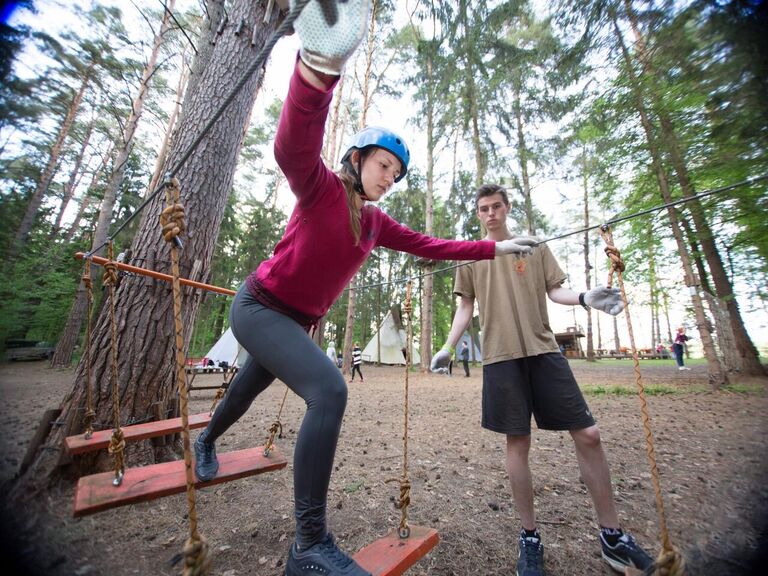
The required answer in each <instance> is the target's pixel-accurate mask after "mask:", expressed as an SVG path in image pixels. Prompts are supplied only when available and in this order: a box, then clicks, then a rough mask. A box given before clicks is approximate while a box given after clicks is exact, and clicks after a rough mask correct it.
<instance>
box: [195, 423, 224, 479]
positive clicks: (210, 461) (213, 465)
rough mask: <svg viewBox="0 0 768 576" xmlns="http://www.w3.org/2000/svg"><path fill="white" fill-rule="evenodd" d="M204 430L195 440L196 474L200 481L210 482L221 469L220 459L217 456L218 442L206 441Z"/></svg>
mask: <svg viewBox="0 0 768 576" xmlns="http://www.w3.org/2000/svg"><path fill="white" fill-rule="evenodd" d="M205 438H206V433H205V432H203V433H202V434H200V436H198V437H197V440H195V476H197V479H198V480H199V481H200V482H208V481H209V480H213V479H214V478H215V477H216V472H218V471H219V461H218V459H217V458H216V444H215V443H214V442H206V441H205Z"/></svg>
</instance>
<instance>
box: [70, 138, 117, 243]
mask: <svg viewBox="0 0 768 576" xmlns="http://www.w3.org/2000/svg"><path fill="white" fill-rule="evenodd" d="M113 151H114V146H113V145H111V144H110V147H109V149H108V150H107V152H106V154H104V157H103V158H102V159H101V166H99V168H98V169H96V170H95V171H94V173H93V177H92V178H91V183H90V184H89V185H88V188H87V189H86V191H85V193H84V194H83V199H82V200H81V201H80V206H79V207H78V209H77V214H76V215H75V218H74V219H73V220H72V224H70V226H69V228H68V229H67V232H66V233H65V234H64V241H63V243H64V244H69V243H70V242H72V239H73V238H74V237H75V234H77V233H78V232H79V231H80V222H81V221H82V219H83V216H84V215H85V211H86V210H87V209H88V208H90V206H91V204H92V202H93V192H94V191H95V190H96V186H97V184H98V183H99V178H101V176H102V174H104V173H105V172H106V170H107V165H108V164H109V160H110V158H111V157H112V152H113Z"/></svg>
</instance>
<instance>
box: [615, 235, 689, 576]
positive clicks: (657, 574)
mask: <svg viewBox="0 0 768 576" xmlns="http://www.w3.org/2000/svg"><path fill="white" fill-rule="evenodd" d="M600 236H601V237H602V238H603V241H604V242H605V244H606V247H605V253H606V255H607V256H608V258H609V259H610V261H611V269H610V270H609V272H608V283H607V284H608V288H611V287H612V286H613V276H614V274H615V275H616V278H617V280H618V284H619V289H620V290H621V298H622V300H623V301H624V316H625V318H626V321H627V332H628V333H629V342H630V346H631V347H632V362H633V366H634V373H635V383H636V384H637V391H638V397H639V398H640V414H641V416H642V420H643V430H644V431H645V448H646V452H647V454H648V463H649V464H650V466H651V479H652V481H653V490H654V492H655V494H656V510H657V512H658V515H659V526H660V529H661V546H662V550H661V552H660V553H659V556H658V557H657V559H656V562H655V564H654V566H653V572H650V573H648V576H683V575H684V574H685V559H684V558H683V556H682V555H681V554H680V552H679V551H678V550H677V549H675V548H674V547H673V546H672V543H671V541H670V538H669V531H668V530H667V521H666V515H665V514H664V499H663V498H662V495H661V481H660V480H659V469H658V466H657V465H656V450H655V449H654V446H653V430H651V417H650V416H649V414H648V401H647V400H646V398H645V386H644V385H643V379H642V374H640V360H639V357H638V354H637V347H636V346H635V334H634V331H633V330H632V317H631V316H630V314H629V301H628V299H627V292H626V290H625V289H624V278H623V272H624V268H625V265H624V261H623V260H622V258H621V253H620V252H619V250H618V249H617V248H616V246H615V245H614V243H613V233H612V232H611V228H610V226H608V225H607V224H606V225H603V226H601V227H600Z"/></svg>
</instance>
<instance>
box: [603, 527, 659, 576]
mask: <svg viewBox="0 0 768 576" xmlns="http://www.w3.org/2000/svg"><path fill="white" fill-rule="evenodd" d="M600 546H602V548H603V560H605V561H606V562H608V564H609V565H610V567H611V568H613V569H614V570H616V572H621V573H622V574H624V569H625V568H627V567H630V568H637V569H639V570H645V569H646V568H649V567H651V566H653V559H652V558H651V557H650V556H648V554H647V553H646V551H645V550H643V549H642V548H641V547H640V545H639V544H638V543H637V542H635V540H634V538H632V536H630V535H629V534H622V535H621V537H620V538H619V541H618V542H617V543H616V545H615V546H611V545H610V544H608V542H606V541H605V537H604V536H603V534H602V533H601V534H600Z"/></svg>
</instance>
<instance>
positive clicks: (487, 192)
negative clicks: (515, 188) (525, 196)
mask: <svg viewBox="0 0 768 576" xmlns="http://www.w3.org/2000/svg"><path fill="white" fill-rule="evenodd" d="M494 194H500V195H501V199H502V201H503V202H504V205H505V206H509V197H508V196H507V189H506V188H504V187H503V186H499V185H498V184H483V185H482V186H480V188H478V189H477V192H476V193H475V210H477V203H478V202H479V201H480V198H485V197H486V196H493V195H494Z"/></svg>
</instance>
